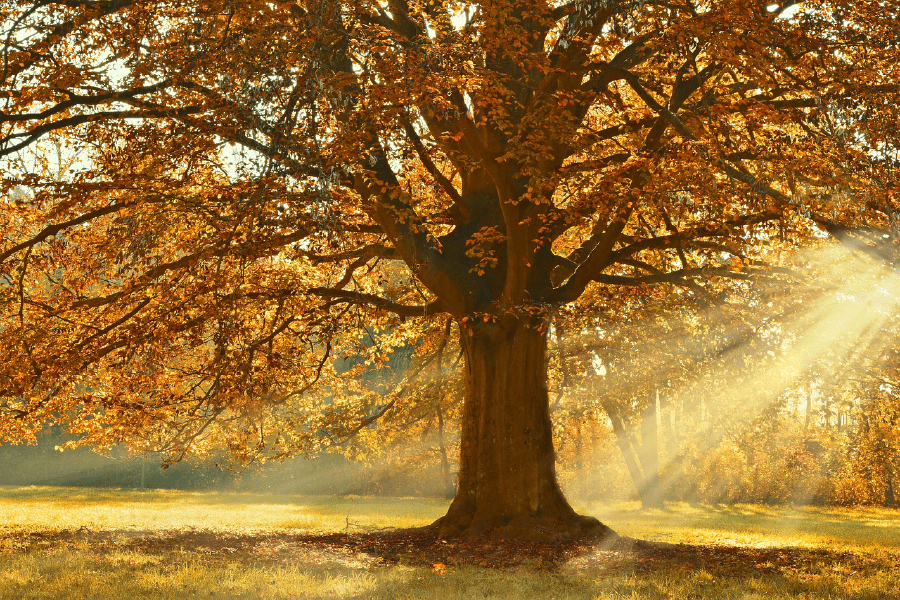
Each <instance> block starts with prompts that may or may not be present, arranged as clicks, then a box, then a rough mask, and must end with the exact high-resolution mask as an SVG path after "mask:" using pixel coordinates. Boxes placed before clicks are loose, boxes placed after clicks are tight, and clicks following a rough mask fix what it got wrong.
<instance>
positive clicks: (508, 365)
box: [434, 317, 611, 539]
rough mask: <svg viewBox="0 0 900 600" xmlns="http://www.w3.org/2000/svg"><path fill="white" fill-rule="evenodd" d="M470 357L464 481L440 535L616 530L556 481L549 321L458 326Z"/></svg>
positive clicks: (535, 535)
mask: <svg viewBox="0 0 900 600" xmlns="http://www.w3.org/2000/svg"><path fill="white" fill-rule="evenodd" d="M460 331H461V336H462V344H463V348H464V351H465V357H466V373H465V377H466V395H465V404H464V408H463V419H462V443H461V444H460V446H461V449H460V462H459V482H458V485H457V492H456V497H455V499H454V500H453V503H452V504H451V505H450V509H449V510H448V512H447V514H446V515H445V516H444V517H442V518H441V519H439V520H438V521H436V522H435V523H434V527H435V528H437V529H438V531H439V533H440V534H441V535H445V536H448V535H479V534H482V533H489V534H490V535H492V536H494V537H506V538H524V539H540V538H549V537H559V536H574V535H580V534H584V533H598V534H606V533H611V531H610V530H609V529H608V528H607V527H605V526H604V525H602V524H601V523H600V522H599V521H597V520H596V519H594V518H591V517H584V516H581V515H578V514H576V513H575V511H574V510H572V507H571V506H569V503H568V502H567V501H566V499H565V497H564V496H563V494H562V491H561V490H560V488H559V484H558V483H557V480H556V468H555V464H554V463H555V455H554V452H553V432H552V428H551V422H550V410H549V396H548V393H547V332H546V324H545V323H543V322H538V323H525V322H522V321H520V320H518V319H516V318H514V317H509V318H501V319H500V320H499V322H492V323H477V324H476V323H472V322H467V323H463V324H461V327H460Z"/></svg>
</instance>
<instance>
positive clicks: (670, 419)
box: [659, 394, 682, 500]
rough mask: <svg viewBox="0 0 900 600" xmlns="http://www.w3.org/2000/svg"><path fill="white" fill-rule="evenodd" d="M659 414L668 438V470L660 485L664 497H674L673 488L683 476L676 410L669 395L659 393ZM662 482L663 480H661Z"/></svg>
mask: <svg viewBox="0 0 900 600" xmlns="http://www.w3.org/2000/svg"><path fill="white" fill-rule="evenodd" d="M659 416H660V419H659V420H660V423H662V429H663V436H664V437H665V439H666V470H667V472H668V475H667V482H666V485H665V486H662V485H660V493H661V495H662V497H663V499H670V500H671V499H672V498H671V496H672V490H673V488H674V487H675V485H677V484H678V483H679V482H680V481H681V478H682V472H681V461H680V460H678V459H677V455H678V444H677V443H676V441H675V424H674V420H675V410H674V408H673V406H672V402H671V401H670V399H669V397H668V395H666V394H660V395H659ZM660 483H662V482H660Z"/></svg>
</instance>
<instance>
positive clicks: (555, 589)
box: [0, 487, 900, 600]
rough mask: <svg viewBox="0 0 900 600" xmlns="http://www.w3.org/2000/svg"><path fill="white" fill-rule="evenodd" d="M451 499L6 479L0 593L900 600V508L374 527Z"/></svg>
mask: <svg viewBox="0 0 900 600" xmlns="http://www.w3.org/2000/svg"><path fill="white" fill-rule="evenodd" d="M446 507H447V501H445V500H430V499H410V498H398V499H380V498H379V499H373V498H329V497H305V496H262V495H252V494H212V493H192V492H174V491H120V490H88V489H65V488H33V487H32V488H0V598H4V599H5V598H104V599H105V598H359V599H363V598H366V599H368V598H376V599H378V598H385V599H386V598H441V599H442V600H444V599H455V598H460V599H462V598H466V599H469V598H511V599H512V598H515V599H520V598H634V599H638V598H640V599H643V598H679V599H680V598H748V599H753V598H759V599H766V600H773V599H778V598H797V599H800V598H821V599H826V598H852V599H859V600H863V599H873V600H874V599H879V600H880V599H883V598H898V597H900V592H898V590H900V512H898V511H891V510H884V509H872V508H861V509H834V508H813V507H803V508H777V507H768V506H765V507H764V506H750V505H738V506H732V507H694V506H689V505H683V504H678V505H674V506H672V507H670V508H669V509H666V510H658V511H639V510H637V508H636V507H635V506H634V505H631V504H621V505H614V506H608V505H587V506H580V507H579V509H580V510H581V511H583V512H587V513H589V514H593V515H595V516H597V517H598V518H600V519H601V520H603V521H604V522H606V523H607V524H608V525H610V526H611V527H613V528H614V529H616V530H617V531H618V532H619V533H621V534H623V535H626V536H631V537H636V538H642V539H645V540H654V541H658V542H669V543H671V544H686V545H683V546H682V545H675V546H667V545H659V544H657V545H640V544H639V545H636V546H634V549H633V551H632V550H616V551H610V550H605V549H602V548H599V549H598V548H593V547H590V546H583V545H582V546H573V547H570V548H568V547H567V548H563V547H549V548H543V549H541V548H538V549H535V548H533V547H531V546H528V545H524V544H519V545H504V544H499V545H498V544H494V543H487V542H484V543H475V544H472V543H469V542H455V541H449V542H441V541H433V543H432V542H429V543H430V545H426V544H424V543H421V544H420V542H421V540H417V539H416V538H414V537H409V538H406V537H390V535H391V534H382V533H374V534H373V533H371V532H377V531H380V528H383V527H404V528H405V527H417V526H421V525H425V524H427V523H429V522H431V521H432V520H434V519H435V518H436V517H438V516H440V515H441V514H442V513H443V511H444V510H446ZM385 536H387V537H385ZM417 544H418V545H417ZM426 546H427V547H426ZM517 553H518V554H517ZM519 554H521V556H520V558H517V559H514V557H513V558H511V556H512V555H519ZM522 556H523V557H524V558H521V557H522ZM491 564H495V566H501V567H503V568H488V566H486V565H491Z"/></svg>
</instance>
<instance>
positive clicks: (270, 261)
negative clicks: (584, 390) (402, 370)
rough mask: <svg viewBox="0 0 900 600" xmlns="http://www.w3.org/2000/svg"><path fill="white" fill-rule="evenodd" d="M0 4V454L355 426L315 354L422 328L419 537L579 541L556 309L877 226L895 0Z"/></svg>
mask: <svg viewBox="0 0 900 600" xmlns="http://www.w3.org/2000/svg"><path fill="white" fill-rule="evenodd" d="M2 6H3V8H2V9H0V10H2V18H0V22H2V23H3V28H4V31H3V33H4V35H3V39H4V40H5V41H4V47H3V67H2V79H3V89H4V90H5V96H4V108H3V112H2V115H0V127H2V129H0V156H2V157H4V158H5V160H6V173H7V175H6V177H5V179H4V182H5V183H4V185H5V186H6V190H7V191H11V190H12V188H13V186H24V187H25V188H26V189H27V190H29V195H28V196H27V198H24V199H23V198H21V197H19V198H18V201H9V202H7V203H5V204H3V205H2V211H3V218H2V219H0V227H2V233H0V235H2V244H3V245H2V249H0V282H2V283H0V285H2V287H0V293H2V298H0V303H2V304H0V306H3V313H2V316H0V319H2V321H0V336H2V349H0V353H2V354H0V365H2V366H0V397H2V398H3V401H2V402H3V403H2V415H3V416H2V421H0V423H2V425H0V431H2V434H3V435H4V436H5V437H6V438H7V439H21V438H27V436H29V435H31V431H32V430H33V429H34V428H35V427H36V426H37V424H39V423H41V422H43V421H46V420H53V421H62V422H65V423H66V424H67V425H68V428H69V429H70V430H71V431H73V432H74V433H77V434H80V435H81V436H82V443H86V444H97V445H104V444H110V443H115V442H119V441H127V440H130V441H131V443H132V444H133V445H134V447H136V448H139V449H140V448H149V447H153V448H155V449H166V450H168V451H169V452H170V453H171V454H172V456H173V458H175V459H177V458H178V457H179V456H181V455H183V454H184V453H185V452H188V451H198V452H199V451H202V449H203V448H204V447H206V446H208V445H210V444H213V443H224V444H225V445H226V446H228V447H229V448H230V449H231V450H232V451H233V452H234V453H235V454H236V455H238V456H239V457H249V456H251V455H253V454H266V453H268V454H269V455H275V456H282V455H287V454H291V453H296V452H302V451H314V450H316V449H318V448H320V447H322V446H324V445H327V444H329V443H332V442H333V441H334V440H336V439H338V438H339V437H340V436H342V435H349V434H352V433H356V434H358V435H361V436H368V437H369V438H370V439H371V438H376V437H377V436H376V434H375V433H373V430H372V429H371V427H370V426H371V425H373V424H375V423H376V422H377V420H378V419H379V418H385V417H386V415H389V414H390V412H391V411H392V410H393V409H394V408H396V407H397V406H398V405H402V404H403V402H404V398H403V396H402V394H399V392H401V391H402V390H403V388H402V386H401V387H400V388H398V389H395V390H394V391H393V392H392V393H390V394H387V395H385V394H377V393H374V392H372V390H369V389H367V388H365V386H362V385H360V384H359V383H358V382H356V383H354V379H353V377H352V376H347V374H346V373H344V374H342V373H338V372H337V371H336V370H335V368H334V366H333V365H334V363H333V359H334V356H335V355H340V354H346V355H350V354H353V353H355V352H360V353H363V355H364V356H365V357H366V358H367V359H368V360H370V361H374V362H382V363H383V362H384V360H385V354H383V353H381V354H380V352H381V351H380V350H375V349H373V348H377V347H378V345H375V346H371V345H370V346H365V345H364V344H362V343H361V341H360V340H361V327H362V326H363V325H369V326H375V327H377V328H379V331H381V332H382V333H383V336H384V342H383V344H384V346H385V348H388V347H394V348H396V347H399V346H400V345H403V344H408V343H411V341H412V340H415V339H419V338H422V337H423V336H426V337H427V334H428V333H429V332H432V333H433V334H434V335H436V336H440V335H441V332H442V331H443V323H444V321H443V319H444V317H442V316H441V315H449V316H450V317H452V319H453V320H454V321H455V322H456V323H457V324H458V328H459V343H460V345H461V348H462V352H463V354H464V357H465V359H464V365H465V366H464V378H465V399H464V403H463V407H462V410H461V417H460V418H461V435H462V442H461V453H460V469H459V481H458V492H457V495H456V498H455V500H454V502H453V503H452V505H451V507H450V509H449V511H448V514H447V515H446V516H445V517H443V518H442V519H441V520H439V521H438V522H437V523H436V527H437V529H438V530H439V531H440V532H441V533H443V534H453V533H459V532H462V533H466V534H476V533H479V532H483V531H486V530H489V529H493V530H494V531H495V533H496V534H497V535H510V536H515V535H528V536H530V535H534V534H535V532H537V531H539V530H541V529H547V528H550V529H553V530H554V531H556V532H560V533H575V532H580V531H584V530H586V529H588V530H589V529H602V526H601V525H600V524H599V523H598V522H596V521H595V520H593V519H589V518H585V517H580V516H578V515H576V513H575V512H574V511H573V510H572V509H571V507H570V506H569V504H568V503H567V502H566V500H565V498H564V497H563V494H562V492H561V491H560V488H559V486H558V484H557V481H556V475H555V471H554V456H553V447H552V439H551V420H550V414H549V411H548V392H547V383H546V379H547V366H546V364H547V335H548V323H549V321H550V319H551V318H552V315H553V313H554V311H555V310H556V309H557V308H558V307H561V306H565V305H572V304H573V303H574V304H575V305H576V307H575V309H576V310H577V305H578V303H588V304H591V305H597V304H602V305H604V306H605V307H606V310H608V311H610V312H613V313H614V312H615V311H616V310H617V307H618V306H619V305H620V302H624V301H626V300H627V298H628V297H629V294H623V293H622V292H621V290H623V289H629V288H633V289H635V290H638V291H643V290H645V289H646V288H647V287H648V286H652V285H657V286H662V287H660V288H659V289H660V290H664V292H659V293H665V294H669V295H671V296H672V297H674V298H678V297H683V296H689V297H690V296H696V297H702V296H704V295H705V294H707V291H706V289H705V286H706V284H705V282H706V281H707V280H708V279H709V278H713V277H728V278H737V279H746V278H749V277H751V276H753V274H754V273H757V272H760V271H765V270H766V269H767V268H768V267H767V265H769V264H772V262H773V261H774V260H776V258H777V252H776V251H777V249H778V247H779V246H780V245H782V244H790V243H795V242H799V241H801V240H802V239H803V238H804V237H806V236H810V235H812V234H813V233H814V230H815V227H814V223H819V224H820V225H822V226H827V227H830V228H831V229H830V230H831V231H838V229H839V228H855V229H852V230H847V231H862V229H860V227H861V226H867V225H871V224H880V225H882V226H884V224H885V223H887V222H888V221H889V220H890V218H891V215H892V214H893V210H894V209H893V207H894V205H895V199H894V196H893V194H894V193H895V192H894V188H893V187H892V182H893V180H894V178H893V173H894V171H893V169H894V168H895V166H894V164H895V163H894V162H892V161H894V160H895V157H896V151H897V144H896V142H897V140H896V131H897V130H896V128H895V127H893V125H895V124H896V117H897V115H896V108H895V107H896V106H898V103H897V102H895V101H894V100H892V99H895V98H896V96H897V81H896V64H900V63H898V61H897V60H896V58H897V56H896V55H897V53H898V49H897V48H898V44H897V39H896V31H898V25H900V23H898V19H900V16H898V6H897V5H896V3H895V2H893V1H891V2H886V3H885V2H881V3H869V2H853V3H850V2H837V3H835V2H828V3H826V2H818V1H814V2H808V3H802V4H797V3H794V2H787V3H784V4H768V3H765V2H744V1H737V0H733V1H723V2H710V3H707V2H699V3H698V2H686V3H682V4H673V3H663V2H649V1H644V0H641V1H622V2H617V1H615V0H573V1H571V2H553V1H546V0H494V1H491V2H462V1H454V0H429V1H428V2H425V1H420V0H387V1H375V0H371V1H367V0H356V1H353V2H348V1H338V0H321V1H315V0H308V1H304V2H299V3H291V2H283V1H278V0H276V1H268V2H261V1H257V0H231V1H227V2H221V1H217V2H209V1H204V0H201V1H198V2H193V3H189V4H179V3H175V4H172V3H166V2H159V1H156V0H146V1H141V2H134V1H133V0H99V1H89V0H83V1H82V0H66V1H59V2H53V1H47V0H41V1H38V2H26V1H19V2H15V1H10V2H6V3H4V4H3V5H2ZM889 125H890V127H889ZM47 141H51V142H55V143H57V144H58V145H57V146H56V147H57V148H59V147H63V148H65V149H66V151H65V158H66V160H69V162H70V163H71V164H70V165H69V170H68V171H66V173H65V174H64V175H63V176H54V177H50V176H49V174H50V173H51V172H55V173H59V172H60V165H57V164H55V163H54V159H53V155H52V154H49V153H47V152H46V151H45V146H46V142H47ZM72 157H75V158H72ZM62 160H63V158H62V157H59V155H58V159H57V162H61V161H62ZM841 231H844V230H843V229H841ZM436 345H437V344H436V343H432V344H431V345H430V346H429V344H423V346H422V348H423V349H422V352H423V353H420V358H421V362H422V363H423V364H424V363H427V362H429V360H432V359H429V357H428V356H427V355H426V354H425V353H424V352H426V350H427V348H428V347H432V348H433V347H435V346H436ZM387 351H388V350H387V349H385V350H384V352H387ZM423 368H424V367H423ZM350 374H351V375H352V371H351V372H350Z"/></svg>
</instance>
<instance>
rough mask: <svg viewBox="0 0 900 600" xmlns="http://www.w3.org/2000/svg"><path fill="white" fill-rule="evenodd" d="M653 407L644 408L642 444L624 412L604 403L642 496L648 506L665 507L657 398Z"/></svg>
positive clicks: (654, 399)
mask: <svg viewBox="0 0 900 600" xmlns="http://www.w3.org/2000/svg"><path fill="white" fill-rule="evenodd" d="M652 404H653V405H652V407H648V408H647V409H645V410H644V411H642V412H641V437H642V440H641V444H638V443H637V442H636V440H634V438H633V437H632V436H631V435H630V434H629V433H628V430H627V428H626V427H625V423H624V421H623V420H622V415H621V414H620V413H619V411H618V409H616V407H615V406H614V405H613V404H611V403H607V404H605V405H604V408H605V409H606V414H607V415H608V416H609V420H610V421H611V422H612V426H613V433H615V435H616V443H617V444H618V446H619V450H621V451H622V458H623V459H624V460H625V466H627V467H628V472H629V473H630V474H631V479H632V481H633V482H634V486H635V488H637V492H638V498H640V500H641V506H643V507H644V508H662V506H663V501H662V491H661V488H660V481H659V440H658V437H657V433H658V430H657V426H656V398H655V397H654V398H653V401H652Z"/></svg>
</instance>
